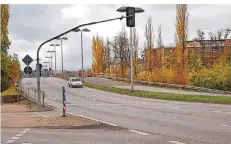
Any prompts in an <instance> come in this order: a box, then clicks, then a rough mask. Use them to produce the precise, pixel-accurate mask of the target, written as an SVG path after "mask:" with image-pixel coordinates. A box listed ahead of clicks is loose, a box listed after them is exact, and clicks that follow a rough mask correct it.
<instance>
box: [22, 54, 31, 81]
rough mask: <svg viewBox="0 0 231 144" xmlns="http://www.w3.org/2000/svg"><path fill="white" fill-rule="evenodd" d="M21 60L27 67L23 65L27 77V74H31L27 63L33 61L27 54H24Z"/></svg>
mask: <svg viewBox="0 0 231 144" xmlns="http://www.w3.org/2000/svg"><path fill="white" fill-rule="evenodd" d="M22 61H23V62H24V63H25V64H26V66H27V67H25V68H26V69H24V72H25V73H26V74H27V76H28V77H29V75H30V74H31V72H30V71H31V68H30V67H29V65H30V64H31V62H32V61H33V59H32V58H31V57H30V56H29V55H26V56H25V57H24V58H23V59H22Z"/></svg>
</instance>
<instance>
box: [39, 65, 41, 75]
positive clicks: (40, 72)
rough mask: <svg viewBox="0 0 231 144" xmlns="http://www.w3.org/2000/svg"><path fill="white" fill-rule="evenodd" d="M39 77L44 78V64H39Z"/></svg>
mask: <svg viewBox="0 0 231 144" xmlns="http://www.w3.org/2000/svg"><path fill="white" fill-rule="evenodd" d="M39 75H40V77H41V76H42V64H39Z"/></svg>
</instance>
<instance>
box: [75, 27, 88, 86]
mask: <svg viewBox="0 0 231 144" xmlns="http://www.w3.org/2000/svg"><path fill="white" fill-rule="evenodd" d="M73 32H81V62H82V71H81V75H82V82H84V72H83V32H90V30H89V29H87V28H84V29H82V30H81V29H75V30H73Z"/></svg>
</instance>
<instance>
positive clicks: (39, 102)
mask: <svg viewBox="0 0 231 144" xmlns="http://www.w3.org/2000/svg"><path fill="white" fill-rule="evenodd" d="M128 17H132V15H129V16H121V17H117V18H113V19H107V20H102V21H98V22H91V23H86V24H82V25H79V26H77V27H74V28H72V29H70V30H68V31H66V32H64V33H61V34H60V35H57V36H55V37H53V38H51V39H49V40H47V41H45V42H43V43H42V44H40V46H39V47H38V49H37V64H36V71H37V90H38V107H40V106H41V86H40V75H39V73H40V68H39V51H40V49H41V48H42V46H43V45H44V44H46V43H48V42H50V41H52V40H55V39H57V38H59V37H61V36H63V35H65V34H68V33H70V32H72V31H73V30H75V29H78V28H80V27H83V26H88V25H95V24H99V23H105V22H109V21H114V20H122V19H124V18H128Z"/></svg>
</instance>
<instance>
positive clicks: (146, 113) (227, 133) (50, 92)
mask: <svg viewBox="0 0 231 144" xmlns="http://www.w3.org/2000/svg"><path fill="white" fill-rule="evenodd" d="M23 84H24V85H28V86H34V87H36V79H32V78H31V79H23ZM41 86H42V90H43V91H44V92H45V93H46V98H45V102H46V103H48V104H50V105H53V106H55V107H57V108H60V109H61V108H62V103H61V98H62V97H61V87H62V86H66V96H67V111H68V112H70V113H73V114H74V115H81V116H85V117H90V118H93V119H96V120H100V121H104V122H107V123H111V124H113V125H115V126H120V127H123V128H126V129H127V132H130V133H135V134H136V136H137V137H140V136H143V137H150V136H151V137H157V136H158V137H159V138H160V140H162V141H164V142H163V143H171V142H173V143H174V142H175V141H176V142H181V143H186V144H195V143H209V144H217V143H219V144H229V143H230V141H231V106H230V105H220V104H204V103H188V102H176V101H165V100H155V99H148V98H139V97H132V96H125V95H120V94H113V93H109V92H104V91H100V90H95V89H91V88H85V87H84V88H76V89H71V88H68V87H67V81H64V80H62V79H58V78H41ZM166 137H167V138H166ZM166 140H167V142H166ZM160 143H161V142H160Z"/></svg>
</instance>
